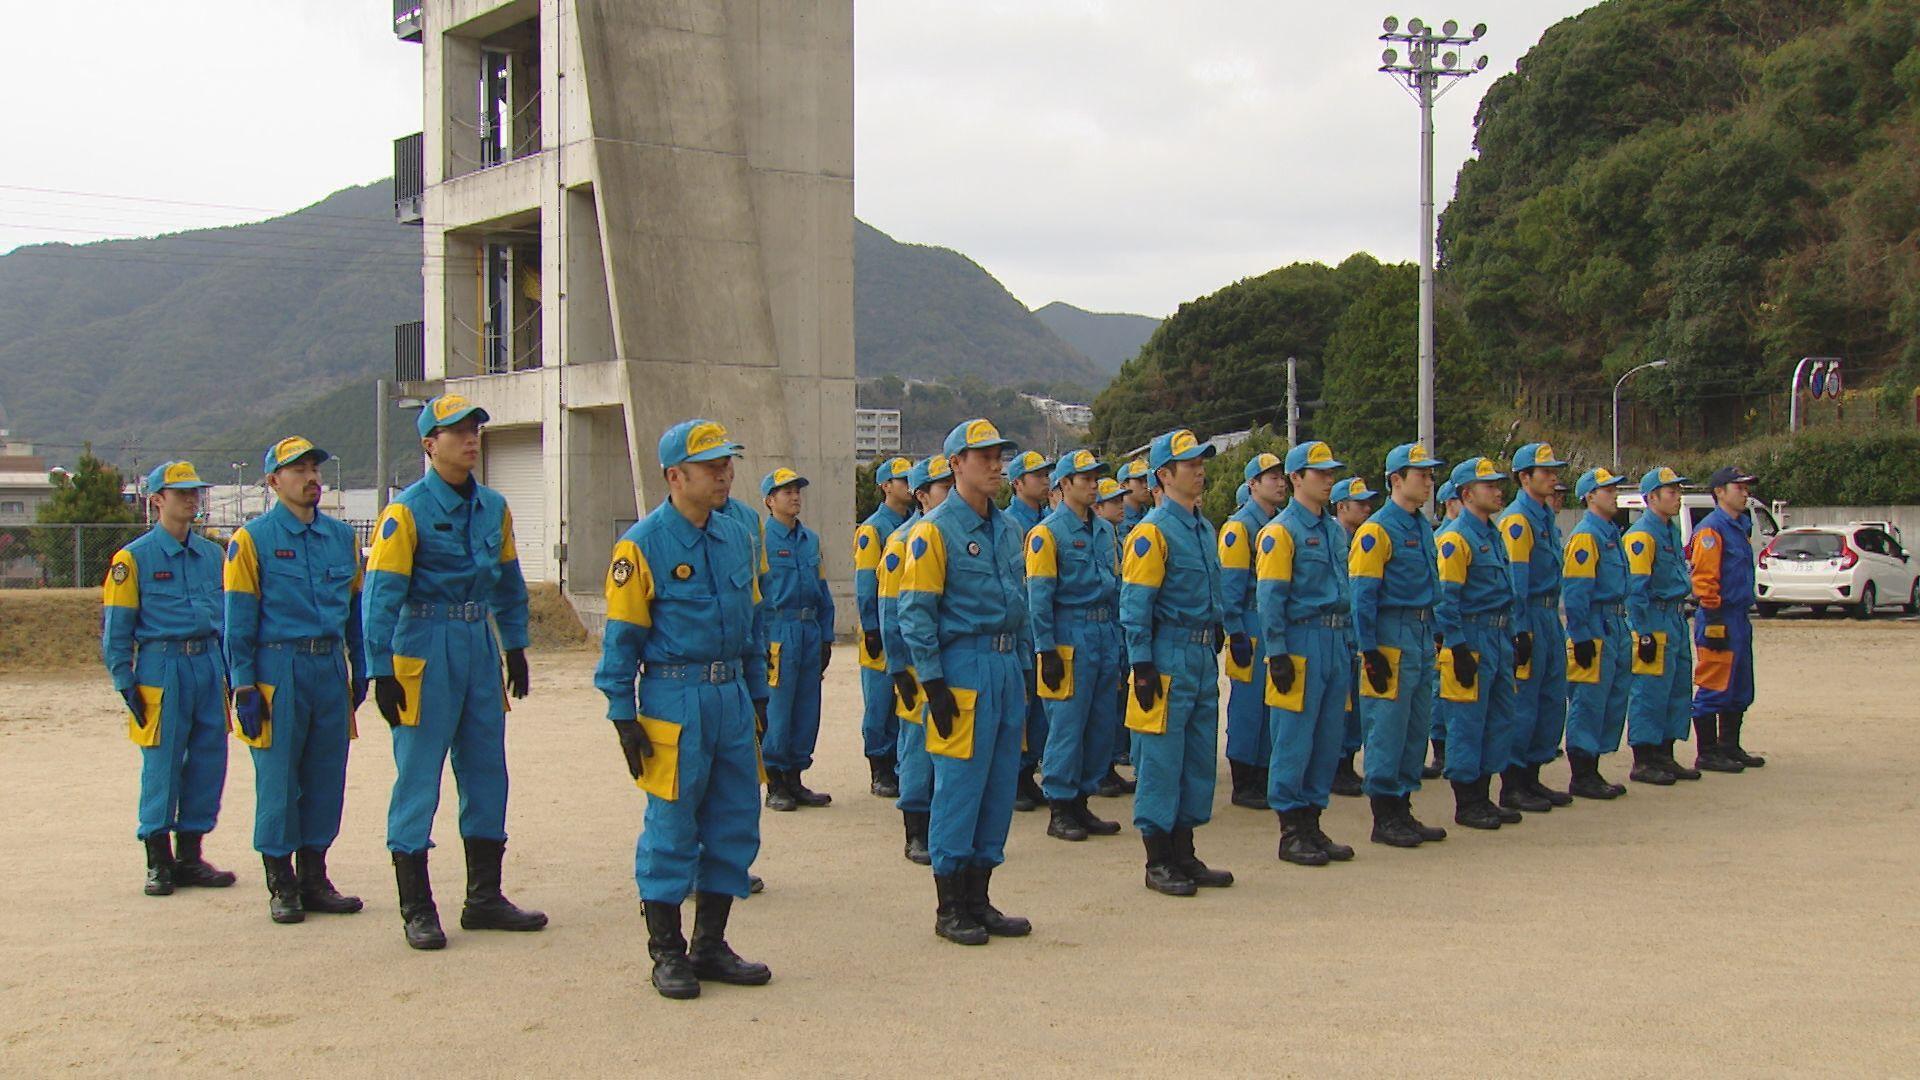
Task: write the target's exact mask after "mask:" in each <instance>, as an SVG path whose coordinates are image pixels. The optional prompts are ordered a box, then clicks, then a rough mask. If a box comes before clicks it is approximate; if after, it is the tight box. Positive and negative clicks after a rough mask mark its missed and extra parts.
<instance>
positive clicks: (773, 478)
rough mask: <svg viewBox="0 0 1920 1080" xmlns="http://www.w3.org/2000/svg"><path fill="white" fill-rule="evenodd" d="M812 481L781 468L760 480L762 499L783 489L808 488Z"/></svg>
mask: <svg viewBox="0 0 1920 1080" xmlns="http://www.w3.org/2000/svg"><path fill="white" fill-rule="evenodd" d="M809 483H812V481H810V480H808V479H807V478H806V477H804V476H801V475H800V474H799V473H797V472H794V471H793V470H792V469H789V468H787V467H786V466H784V465H783V466H781V467H780V468H778V469H775V470H773V471H772V472H770V473H768V474H767V475H765V476H763V477H761V478H760V497H761V498H763V499H764V498H766V497H767V496H769V495H771V494H773V493H774V492H776V491H779V490H780V489H781V488H783V487H806V486H807V485H808V484H809Z"/></svg>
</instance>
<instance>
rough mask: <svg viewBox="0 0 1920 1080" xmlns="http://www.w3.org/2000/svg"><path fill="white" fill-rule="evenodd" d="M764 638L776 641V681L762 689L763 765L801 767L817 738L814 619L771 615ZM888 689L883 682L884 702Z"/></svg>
mask: <svg viewBox="0 0 1920 1080" xmlns="http://www.w3.org/2000/svg"><path fill="white" fill-rule="evenodd" d="M767 640H768V641H769V642H775V641H777V642H779V643H780V685H778V686H775V687H773V688H772V689H771V690H769V691H768V697H767V736H766V738H765V739H762V740H761V742H760V754H761V756H762V757H763V758H764V759H765V761H766V763H767V768H769V769H807V768H810V767H811V766H812V765H813V748H814V745H815V743H817V742H818V741H819V739H820V646H821V644H822V641H823V638H822V636H821V634H820V624H819V623H818V622H815V621H814V620H812V619H785V618H783V619H775V620H773V621H772V622H771V623H769V624H767ZM864 672H865V669H864V668H863V669H862V673H863V674H864ZM892 689H893V685H892V684H891V683H888V684H887V690H888V697H887V703H888V704H889V705H891V704H892V703H893V697H892Z"/></svg>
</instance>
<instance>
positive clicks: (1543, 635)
mask: <svg viewBox="0 0 1920 1080" xmlns="http://www.w3.org/2000/svg"><path fill="white" fill-rule="evenodd" d="M1520 610H1521V616H1520V622H1519V624H1518V625H1516V626H1514V627H1513V628H1512V630H1511V633H1514V634H1518V633H1520V632H1522V631H1529V632H1531V633H1532V634H1533V665H1532V666H1533V670H1532V673H1531V677H1530V678H1528V679H1527V680H1526V681H1525V682H1520V681H1517V680H1516V681H1515V683H1514V700H1513V710H1514V711H1513V751H1512V757H1513V763H1514V764H1515V765H1518V766H1526V765H1545V764H1546V763H1547V762H1549V761H1552V760H1553V756H1554V753H1555V752H1556V751H1558V750H1559V749H1560V738H1561V736H1562V735H1564V734H1565V733H1566V730H1567V628H1566V625H1565V624H1564V623H1562V622H1561V621H1560V608H1559V607H1558V605H1557V603H1556V606H1554V607H1544V606H1542V605H1541V604H1538V603H1536V602H1534V601H1533V600H1528V601H1527V603H1526V604H1525V605H1523V606H1522V607H1521V609H1520ZM1507 670H1509V671H1512V670H1513V668H1511V667H1510V668H1508V669H1507ZM1447 753H1449V754H1451V753H1453V747H1452V745H1451V744H1449V745H1448V747H1447Z"/></svg>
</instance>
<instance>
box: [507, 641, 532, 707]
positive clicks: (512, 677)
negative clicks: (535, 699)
mask: <svg viewBox="0 0 1920 1080" xmlns="http://www.w3.org/2000/svg"><path fill="white" fill-rule="evenodd" d="M529 685H530V684H529V683H528V682H527V650H525V649H508V650H507V693H509V694H512V695H513V696H514V697H517V698H523V697H526V696H527V688H528V686H529Z"/></svg>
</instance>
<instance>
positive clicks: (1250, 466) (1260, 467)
mask: <svg viewBox="0 0 1920 1080" xmlns="http://www.w3.org/2000/svg"><path fill="white" fill-rule="evenodd" d="M1279 467H1280V458H1279V456H1278V455H1275V454H1269V453H1259V454H1255V455H1253V459H1252V460H1251V461H1248V462H1247V467H1246V470H1245V472H1244V473H1243V474H1242V475H1244V476H1245V477H1246V478H1247V479H1248V480H1252V479H1253V478H1254V477H1256V476H1259V475H1261V474H1263V473H1270V472H1272V471H1273V470H1275V469H1277V468H1279Z"/></svg>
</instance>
